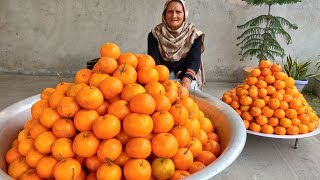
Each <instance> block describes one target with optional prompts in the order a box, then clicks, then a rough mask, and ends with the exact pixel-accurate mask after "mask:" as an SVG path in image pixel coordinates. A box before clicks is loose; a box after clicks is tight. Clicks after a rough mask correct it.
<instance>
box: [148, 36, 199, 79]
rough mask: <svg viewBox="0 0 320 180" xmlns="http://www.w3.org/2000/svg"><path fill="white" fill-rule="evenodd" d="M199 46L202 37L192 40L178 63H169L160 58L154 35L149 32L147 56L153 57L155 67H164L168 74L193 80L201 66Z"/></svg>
mask: <svg viewBox="0 0 320 180" xmlns="http://www.w3.org/2000/svg"><path fill="white" fill-rule="evenodd" d="M201 45H202V37H201V36H199V37H198V38H197V39H195V40H194V42H193V44H192V46H191V49H190V50H189V53H188V54H187V56H186V57H184V58H181V59H180V60H179V61H174V62H170V61H166V60H164V59H163V58H162V57H161V54H160V50H159V47H158V40H157V39H156V38H155V37H154V35H153V34H152V33H151V32H150V33H149V35H148V54H149V55H150V56H152V57H153V59H154V60H155V62H156V64H157V65H159V64H162V65H165V66H166V67H167V68H168V69H169V71H170V73H171V72H174V74H175V75H177V74H178V73H179V72H180V73H179V74H178V78H179V79H182V78H183V77H188V78H189V79H191V80H194V79H195V75H196V74H197V73H198V71H199V68H200V64H201Z"/></svg>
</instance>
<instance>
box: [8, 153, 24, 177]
mask: <svg viewBox="0 0 320 180" xmlns="http://www.w3.org/2000/svg"><path fill="white" fill-rule="evenodd" d="M28 169H29V166H28V164H27V162H26V159H25V157H20V158H17V159H16V160H14V161H13V162H12V163H11V164H9V167H8V174H9V176H11V177H13V178H15V179H18V178H19V177H20V176H21V175H22V174H23V173H24V172H26V171H27V170H28Z"/></svg>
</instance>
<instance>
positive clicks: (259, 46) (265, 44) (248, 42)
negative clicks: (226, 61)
mask: <svg viewBox="0 0 320 180" xmlns="http://www.w3.org/2000/svg"><path fill="white" fill-rule="evenodd" d="M243 1H246V2H247V3H248V4H251V5H260V6H261V5H267V6H268V11H267V13H266V14H264V15H259V16H258V17H255V18H253V19H251V20H249V21H248V22H246V23H245V24H243V25H240V26H237V28H238V29H243V30H244V32H243V33H242V34H241V35H240V36H239V37H238V38H237V39H238V40H240V42H239V43H238V44H237V46H239V47H240V49H241V50H240V53H239V54H240V55H241V56H242V57H241V59H240V61H243V60H244V59H245V58H246V57H247V56H253V57H256V58H257V59H258V60H259V62H260V61H261V60H263V59H268V60H272V61H274V60H275V57H277V56H279V57H281V58H283V57H284V56H285V53H284V49H283V48H282V47H281V45H280V43H279V42H278V38H279V37H282V38H283V40H284V41H285V42H286V44H290V43H291V36H290V35H289V33H288V32H287V31H286V30H285V28H287V29H297V28H298V27H297V26H296V25H295V24H292V23H290V22H289V21H288V20H286V19H285V18H283V17H280V16H274V15H272V14H271V6H272V5H275V4H279V5H283V4H292V3H297V2H301V1H300V0H243ZM245 69H246V68H244V70H245ZM247 69H248V70H249V71H250V68H247ZM245 74H246V72H244V75H245Z"/></svg>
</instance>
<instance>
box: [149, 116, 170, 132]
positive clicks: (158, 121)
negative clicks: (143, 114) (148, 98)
mask: <svg viewBox="0 0 320 180" xmlns="http://www.w3.org/2000/svg"><path fill="white" fill-rule="evenodd" d="M151 118H152V120H153V130H152V132H154V133H164V132H169V131H170V130H171V129H172V127H173V126H174V119H173V117H172V115H171V114H170V113H169V112H168V111H158V112H155V113H153V114H152V115H151Z"/></svg>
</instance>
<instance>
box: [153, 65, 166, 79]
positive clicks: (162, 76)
mask: <svg viewBox="0 0 320 180" xmlns="http://www.w3.org/2000/svg"><path fill="white" fill-rule="evenodd" d="M155 69H156V70H157V71H158V74H159V82H164V81H165V80H168V79H169V76H170V71H169V69H168V68H167V66H165V65H156V67H155Z"/></svg>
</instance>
